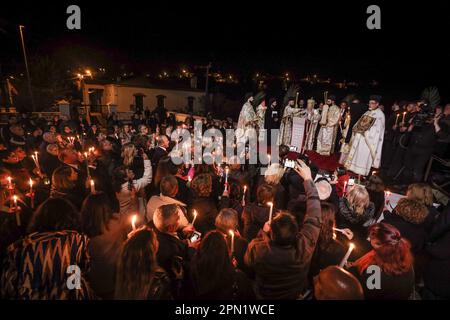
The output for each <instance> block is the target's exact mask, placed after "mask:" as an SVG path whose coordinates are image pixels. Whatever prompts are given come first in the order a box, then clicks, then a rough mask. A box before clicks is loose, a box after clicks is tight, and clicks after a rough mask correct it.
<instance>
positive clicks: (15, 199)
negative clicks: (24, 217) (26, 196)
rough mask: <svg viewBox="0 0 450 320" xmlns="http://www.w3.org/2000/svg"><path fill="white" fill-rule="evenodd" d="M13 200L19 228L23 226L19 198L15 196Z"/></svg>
mask: <svg viewBox="0 0 450 320" xmlns="http://www.w3.org/2000/svg"><path fill="white" fill-rule="evenodd" d="M13 200H14V210H15V212H16V223H17V226H19V227H20V226H21V222H20V210H19V207H18V206H17V196H16V195H14V196H13Z"/></svg>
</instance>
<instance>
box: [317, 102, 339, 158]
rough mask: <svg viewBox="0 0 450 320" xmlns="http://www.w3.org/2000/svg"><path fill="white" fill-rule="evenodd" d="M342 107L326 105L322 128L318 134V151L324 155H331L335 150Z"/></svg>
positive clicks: (323, 112) (321, 123)
mask: <svg viewBox="0 0 450 320" xmlns="http://www.w3.org/2000/svg"><path fill="white" fill-rule="evenodd" d="M339 117H340V109H339V107H338V106H336V105H332V106H330V107H329V108H327V107H326V106H324V109H323V111H322V120H321V121H320V125H321V127H320V130H319V134H318V136H317V148H316V152H317V153H318V154H320V155H323V156H329V155H331V154H332V153H333V152H334V145H335V142H336V135H337V130H338V125H339Z"/></svg>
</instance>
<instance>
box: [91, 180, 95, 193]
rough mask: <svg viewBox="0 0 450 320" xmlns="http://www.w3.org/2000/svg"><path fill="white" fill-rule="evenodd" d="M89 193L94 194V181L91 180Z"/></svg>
mask: <svg viewBox="0 0 450 320" xmlns="http://www.w3.org/2000/svg"><path fill="white" fill-rule="evenodd" d="M91 193H95V183H94V180H92V179H91Z"/></svg>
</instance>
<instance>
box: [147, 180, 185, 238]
mask: <svg viewBox="0 0 450 320" xmlns="http://www.w3.org/2000/svg"><path fill="white" fill-rule="evenodd" d="M159 190H160V194H159V195H156V196H152V197H151V198H150V200H148V202H147V213H146V219H147V221H148V222H152V221H153V219H154V215H155V212H156V211H157V210H158V208H160V207H162V206H164V205H169V204H176V205H177V206H179V207H180V208H182V210H180V211H178V212H179V213H180V220H179V223H178V225H179V228H180V229H184V228H186V227H189V221H188V219H187V217H186V213H187V208H186V204H185V203H183V202H181V201H178V200H177V199H175V196H176V194H177V192H178V182H177V179H176V178H175V177H174V176H172V175H168V176H165V177H164V178H162V179H161V183H160V184H159Z"/></svg>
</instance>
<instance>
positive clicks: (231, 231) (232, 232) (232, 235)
mask: <svg viewBox="0 0 450 320" xmlns="http://www.w3.org/2000/svg"><path fill="white" fill-rule="evenodd" d="M228 233H229V234H230V236H231V237H232V238H234V231H233V230H229V231H228Z"/></svg>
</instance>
